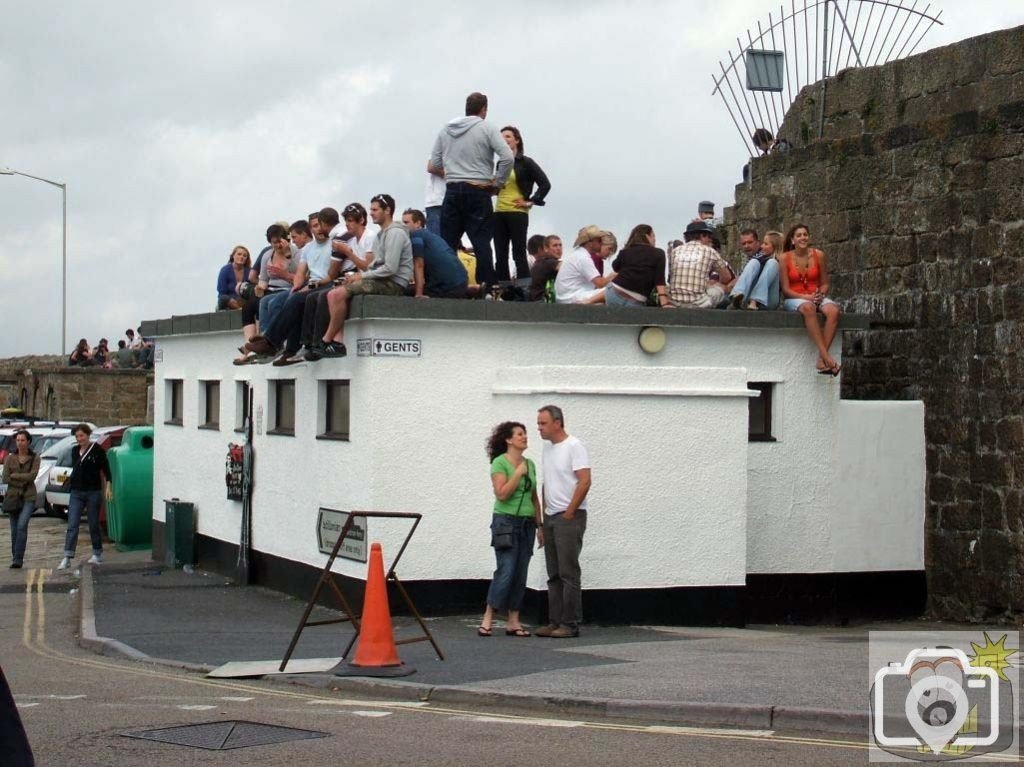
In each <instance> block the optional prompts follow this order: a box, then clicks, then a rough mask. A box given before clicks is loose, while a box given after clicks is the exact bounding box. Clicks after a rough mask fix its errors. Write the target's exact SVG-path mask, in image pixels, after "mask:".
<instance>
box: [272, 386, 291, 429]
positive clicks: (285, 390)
mask: <svg viewBox="0 0 1024 767" xmlns="http://www.w3.org/2000/svg"><path fill="white" fill-rule="evenodd" d="M268 410H269V411H270V412H271V413H272V414H273V416H274V422H273V423H272V424H271V425H270V429H269V431H267V433H268V434H284V435H287V436H290V437H294V436H295V379H288V380H282V381H271V382H270V407H269V408H268Z"/></svg>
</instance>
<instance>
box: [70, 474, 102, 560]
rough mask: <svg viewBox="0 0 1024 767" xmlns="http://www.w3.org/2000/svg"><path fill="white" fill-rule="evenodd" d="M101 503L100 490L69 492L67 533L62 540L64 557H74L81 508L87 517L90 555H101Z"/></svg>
mask: <svg viewBox="0 0 1024 767" xmlns="http://www.w3.org/2000/svg"><path fill="white" fill-rule="evenodd" d="M102 502H103V491H102V490H72V491H71V500H70V501H69V502H68V532H67V535H66V536H65V538H64V556H66V557H67V558H68V559H71V558H72V557H74V556H75V547H76V546H77V545H78V527H79V525H80V524H81V522H82V509H83V508H85V510H86V514H87V515H88V516H87V519H88V521H89V538H91V539H92V553H93V554H95V555H96V556H99V555H100V554H102V553H103V536H102V535H101V534H100V504H101V503H102Z"/></svg>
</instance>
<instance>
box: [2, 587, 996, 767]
mask: <svg viewBox="0 0 1024 767" xmlns="http://www.w3.org/2000/svg"><path fill="white" fill-rule="evenodd" d="M49 574H50V571H49V570H43V569H32V570H29V571H28V573H27V575H28V578H27V580H26V582H25V619H24V622H23V624H22V643H23V644H24V645H25V647H26V648H28V649H29V650H30V651H31V652H33V653H35V654H36V655H39V656H40V657H43V658H47V659H49V660H53V661H58V662H61V663H69V664H72V665H75V666H80V667H83V668H91V669H97V670H101V671H104V672H108V673H109V672H113V673H118V674H132V675H136V676H143V677H148V678H150V679H163V680H166V681H168V682H173V683H175V684H189V685H198V686H200V687H207V688H212V689H214V690H217V691H225V690H230V691H233V692H244V693H246V694H247V695H260V696H263V697H267V698H279V699H285V700H292V701H305V702H307V703H314V702H316V703H324V702H328V703H329V702H332V701H331V699H330V698H325V697H324V696H322V695H309V694H306V693H301V692H293V691H291V690H278V689H266V688H265V687H256V686H253V685H247V684H242V683H239V682H225V681H220V680H218V681H214V680H210V679H198V678H196V677H192V676H185V675H179V674H172V673H169V672H167V671H162V670H159V669H153V668H145V667H133V666H130V665H126V664H128V663H129V662H130V661H123V662H121V663H111V662H109V661H104V660H100V659H99V658H95V659H93V658H76V657H73V656H71V655H67V654H66V653H63V652H61V651H59V650H55V649H53V648H52V647H50V646H49V645H48V644H47V643H46V602H45V600H44V598H43V587H44V585H45V584H46V579H47V576H48V575H49ZM33 617H34V619H35V620H34V621H33ZM33 628H34V631H33ZM358 705H359V706H364V707H370V708H381V709H390V710H394V711H405V712H408V713H424V714H434V715H437V714H441V715H445V716H455V717H479V716H481V715H483V716H486V717H488V718H490V719H501V720H505V721H508V722H510V723H516V722H519V723H522V724H524V725H529V724H530V723H531V722H535V721H537V719H538V718H539V717H537V716H535V715H534V716H526V715H516V714H502V713H492V712H486V713H484V712H481V711H472V710H465V709H454V708H442V707H438V706H434V705H433V704H430V705H429V706H423V707H419V706H409V705H407V704H403V703H388V702H382V701H366V702H362V701H360V702H359V704H358ZM577 726H579V727H581V728H585V729H592V730H614V731H618V732H632V733H638V734H648V735H662V736H665V735H669V736H676V737H690V738H702V739H711V740H725V741H761V742H764V743H766V744H767V743H772V744H790V745H798V746H806V747H813V748H839V749H848V750H856V751H865V750H867V749H868V744H867V743H866V742H863V741H860V742H858V741H847V740H834V739H825V738H801V737H797V736H789V735H771V736H766V735H763V734H755V733H743V732H742V731H740V732H737V733H735V734H732V733H727V732H723V730H721V729H702V728H699V727H679V728H670V727H665V726H648V725H631V724H612V723H604V722H586V721H580V722H578V723H577ZM983 758H984V759H985V760H986V761H1007V762H1012V761H1016V760H1014V759H1011V758H1009V757H1002V758H1000V756H999V755H986V756H985V757H983Z"/></svg>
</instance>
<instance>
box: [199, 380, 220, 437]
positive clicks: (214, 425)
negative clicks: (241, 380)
mask: <svg viewBox="0 0 1024 767" xmlns="http://www.w3.org/2000/svg"><path fill="white" fill-rule="evenodd" d="M199 405H200V407H199V412H200V415H201V416H202V417H201V418H200V424H199V428H200V429H219V428H220V381H200V382H199Z"/></svg>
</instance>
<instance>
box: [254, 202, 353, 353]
mask: <svg viewBox="0 0 1024 767" xmlns="http://www.w3.org/2000/svg"><path fill="white" fill-rule="evenodd" d="M326 210H328V209H326V208H325V209H324V211H326ZM331 210H332V211H333V209H331ZM324 211H317V212H316V213H311V214H310V216H309V227H310V231H311V232H312V234H313V239H312V240H311V241H310V242H309V243H307V245H306V247H304V248H303V249H302V250H301V251H299V267H298V269H297V270H296V273H295V281H294V285H293V287H292V289H291V291H290V292H289V293H288V294H287V298H285V300H284V303H283V304H282V306H281V309H280V312H279V314H278V315H277V317H275V318H274V320H273V321H272V322H271V323H269V325H266V326H265V327H264V329H263V333H262V334H261V335H258V336H255V337H254V338H253V339H252V340H251V341H249V343H247V344H246V345H245V350H246V351H250V352H255V353H256V354H257V355H259V356H260V357H261V358H262V359H261V360H260V361H262V360H265V359H267V358H268V357H270V356H271V355H278V354H280V356H278V357H277V359H275V360H274V364H275V366H281V365H290V364H294V363H296V362H301V361H302V358H301V356H300V355H299V354H298V351H299V345H300V342H301V338H302V319H303V316H304V313H305V311H306V310H307V308H308V309H309V310H310V311H312V312H314V313H315V311H316V304H315V294H316V293H318V292H325V291H328V290H330V289H331V287H332V285H331V281H332V280H334V279H335V278H336V277H337V276H338V275H339V274H341V264H342V261H343V259H342V258H340V257H336V256H335V255H334V254H333V251H332V248H331V240H330V238H329V237H328V235H329V234H330V231H331V227H332V226H333V224H334V223H337V217H338V214H337V211H333V216H330V215H328V225H326V226H325V225H324V222H323V221H322V220H321V216H322V215H323V214H324ZM332 220H333V223H331V221H332Z"/></svg>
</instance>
